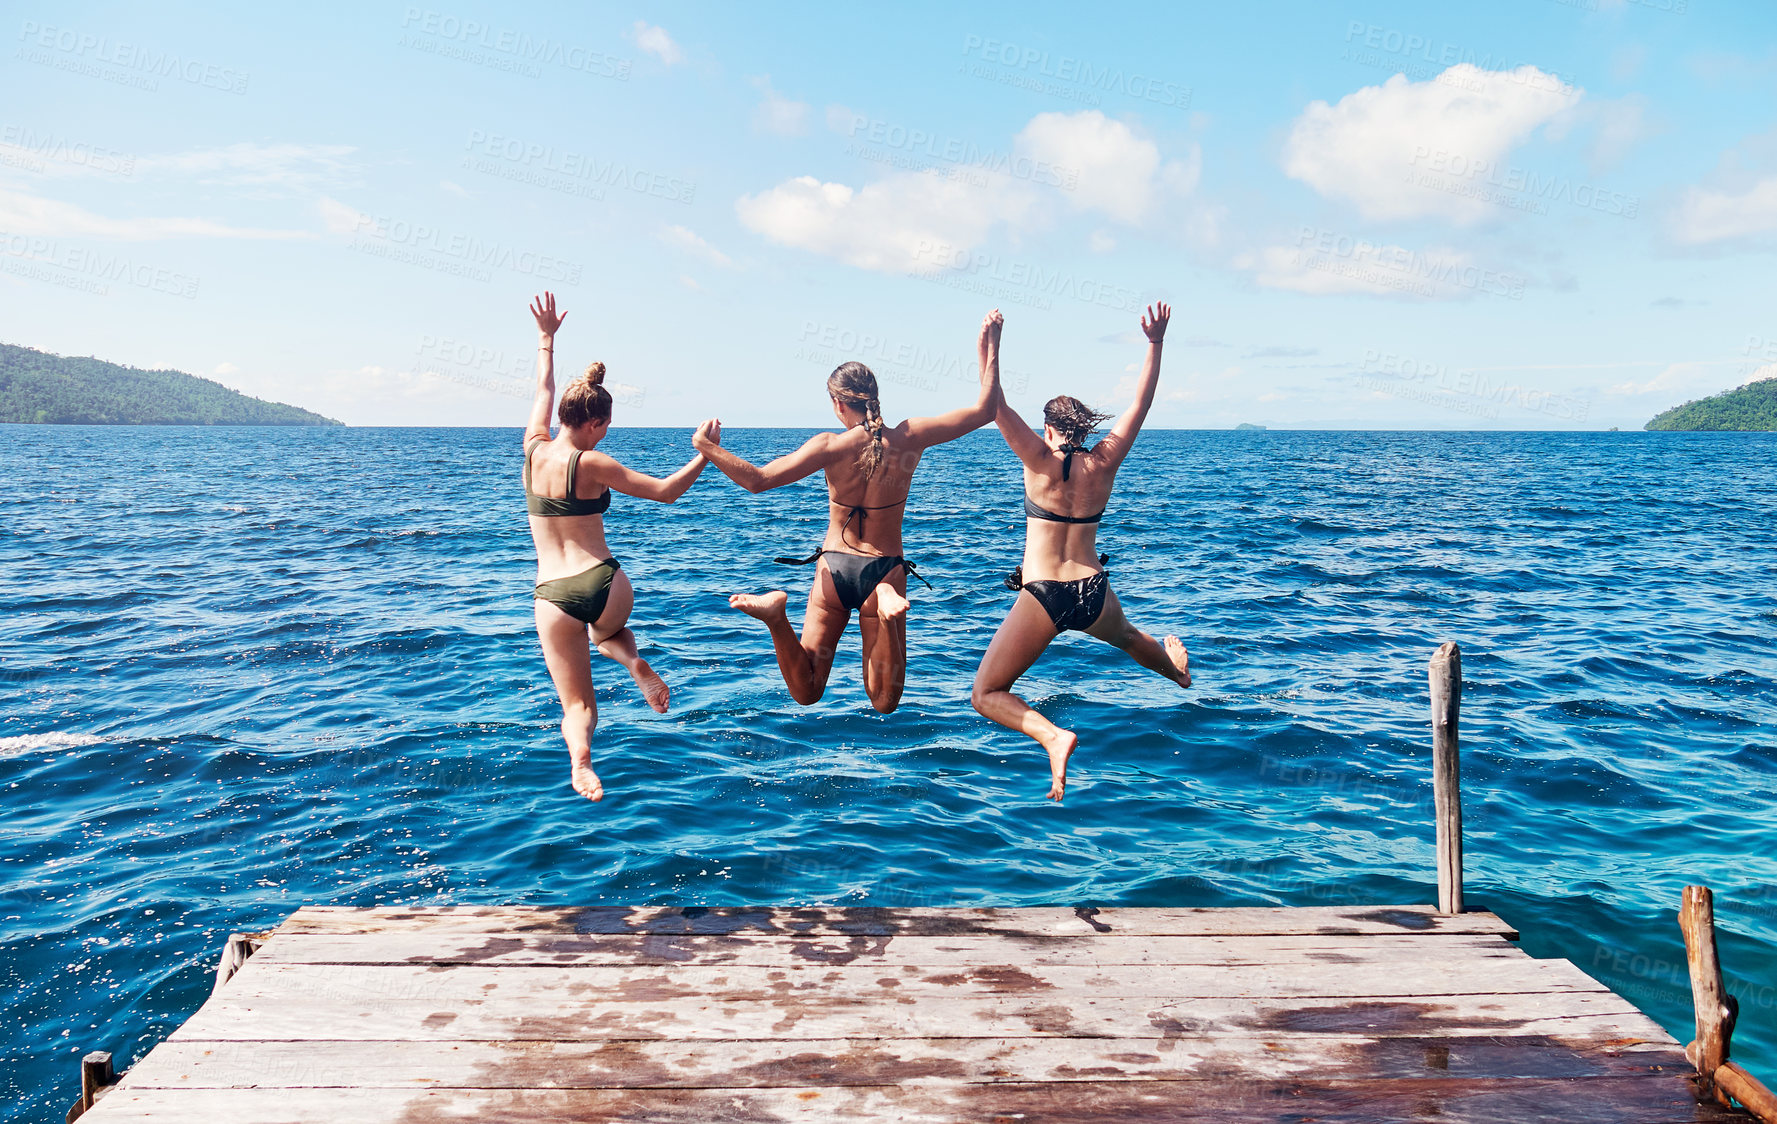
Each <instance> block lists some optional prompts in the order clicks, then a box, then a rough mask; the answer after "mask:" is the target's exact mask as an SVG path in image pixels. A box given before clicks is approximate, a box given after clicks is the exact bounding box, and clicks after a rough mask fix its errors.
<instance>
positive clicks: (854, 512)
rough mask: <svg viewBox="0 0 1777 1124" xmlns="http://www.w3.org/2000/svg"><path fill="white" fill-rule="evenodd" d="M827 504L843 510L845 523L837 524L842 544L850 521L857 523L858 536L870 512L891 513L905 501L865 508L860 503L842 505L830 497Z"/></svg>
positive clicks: (904, 499)
mask: <svg viewBox="0 0 1777 1124" xmlns="http://www.w3.org/2000/svg"><path fill="white" fill-rule="evenodd" d="M827 502H828V503H830V504H832V505H833V506H834V507H843V508H845V522H843V523H841V524H839V541H841V542H844V541H845V529H846V528H847V527H850V526H851V521H852V520H853V519H856V520H857V521H858V532H859V533H860V534H862V533H863V530H864V520H865V519H866V518H868V514H869V513H870V512H872V511H892V510H893V509H895V508H897V507H900V506H901V505H902V504H904V503H906V502H907V500H906V498H905V497H903V498H901V499H898V500H896V501H895V502H894V503H885V504H880V505H878V506H876V507H865V506H864V505H863V504H861V503H854V504H842V503H840V502H839V501H838V500H836V499H834V498H833V497H832V496H828V497H827ZM853 541H854V542H855V541H858V540H853Z"/></svg>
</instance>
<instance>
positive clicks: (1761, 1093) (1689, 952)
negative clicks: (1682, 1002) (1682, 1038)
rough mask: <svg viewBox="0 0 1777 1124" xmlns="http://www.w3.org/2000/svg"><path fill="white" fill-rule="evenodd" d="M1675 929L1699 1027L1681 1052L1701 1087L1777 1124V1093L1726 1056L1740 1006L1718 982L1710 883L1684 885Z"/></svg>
mask: <svg viewBox="0 0 1777 1124" xmlns="http://www.w3.org/2000/svg"><path fill="white" fill-rule="evenodd" d="M1678 927H1679V928H1680V929H1682V930H1683V931H1684V952H1685V961H1686V962H1687V963H1688V964H1689V965H1690V970H1691V1003H1692V1005H1693V1007H1694V1008H1695V1012H1696V1026H1697V1037H1696V1038H1695V1039H1694V1040H1693V1041H1692V1042H1691V1043H1690V1045H1688V1046H1686V1047H1685V1048H1684V1055H1685V1057H1686V1058H1689V1059H1690V1062H1691V1064H1692V1065H1694V1066H1696V1067H1697V1080H1698V1083H1699V1084H1700V1086H1701V1091H1702V1092H1703V1093H1704V1094H1705V1095H1708V1096H1713V1097H1714V1098H1715V1100H1716V1101H1718V1102H1720V1103H1721V1104H1723V1105H1727V1106H1730V1107H1731V1106H1732V1104H1733V1102H1734V1101H1739V1102H1740V1103H1741V1104H1742V1105H1743V1106H1745V1107H1746V1108H1747V1109H1748V1110H1749V1111H1750V1112H1752V1114H1753V1115H1755V1116H1757V1117H1758V1118H1759V1119H1760V1120H1763V1121H1765V1124H1777V1093H1772V1092H1771V1090H1770V1089H1768V1088H1766V1087H1765V1086H1764V1085H1763V1084H1762V1083H1760V1081H1759V1080H1758V1078H1756V1077H1754V1076H1752V1074H1750V1073H1747V1072H1746V1070H1745V1069H1743V1068H1741V1067H1740V1066H1739V1065H1738V1064H1736V1063H1734V1062H1731V1061H1729V1060H1728V1048H1729V1046H1730V1044H1731V1043H1732V1041H1733V1037H1734V1023H1735V1021H1736V1020H1737V1019H1738V1018H1739V1014H1740V1005H1739V1003H1738V1002H1736V1001H1735V999H1734V997H1733V996H1731V995H1729V994H1728V993H1727V989H1726V988H1725V987H1724V986H1723V985H1722V979H1721V959H1720V957H1719V956H1718V955H1717V953H1716V948H1715V895H1714V894H1713V893H1712V892H1711V891H1710V889H1709V887H1707V886H1686V887H1685V888H1684V898H1683V900H1682V903H1681V904H1680V906H1679V909H1678Z"/></svg>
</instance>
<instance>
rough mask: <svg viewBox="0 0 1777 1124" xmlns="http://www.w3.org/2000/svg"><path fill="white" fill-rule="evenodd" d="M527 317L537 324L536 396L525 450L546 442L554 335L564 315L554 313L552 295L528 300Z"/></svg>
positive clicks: (551, 400) (551, 397)
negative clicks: (536, 440) (533, 443)
mask: <svg viewBox="0 0 1777 1124" xmlns="http://www.w3.org/2000/svg"><path fill="white" fill-rule="evenodd" d="M531 315H532V316H533V317H535V318H536V320H537V392H536V393H535V394H533V395H532V396H531V420H530V422H529V424H527V425H526V426H525V427H524V445H525V448H527V449H528V448H530V447H531V442H532V441H533V440H535V439H536V438H538V437H541V438H543V440H545V441H547V440H549V415H550V413H551V411H553V410H554V409H555V332H556V329H558V328H560V327H561V322H562V321H563V320H566V319H567V318H568V314H567V313H565V312H564V313H562V314H560V315H559V316H558V315H556V311H555V294H554V293H548V292H546V293H544V294H543V295H542V297H540V298H539V297H532V298H531Z"/></svg>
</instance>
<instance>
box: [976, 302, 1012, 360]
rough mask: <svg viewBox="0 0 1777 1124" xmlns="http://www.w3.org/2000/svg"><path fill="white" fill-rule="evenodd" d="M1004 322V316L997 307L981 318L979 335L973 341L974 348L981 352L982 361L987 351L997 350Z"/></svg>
mask: <svg viewBox="0 0 1777 1124" xmlns="http://www.w3.org/2000/svg"><path fill="white" fill-rule="evenodd" d="M1005 323H1006V318H1005V317H1004V316H1001V315H1000V310H999V309H997V308H996V309H994V310H993V311H992V312H990V313H988V314H987V315H986V316H983V317H982V318H981V335H980V336H979V337H978V338H977V339H976V341H975V349H976V350H977V351H979V352H980V353H981V357H982V359H983V361H985V360H986V358H987V355H988V353H989V352H992V351H998V350H999V346H1000V329H1001V328H1002V327H1003V326H1004V325H1005Z"/></svg>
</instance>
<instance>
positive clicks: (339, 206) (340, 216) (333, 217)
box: [315, 195, 376, 234]
mask: <svg viewBox="0 0 1777 1124" xmlns="http://www.w3.org/2000/svg"><path fill="white" fill-rule="evenodd" d="M315 209H316V210H318V211H320V212H321V222H322V224H323V225H325V226H326V227H327V230H328V231H329V232H330V233H332V234H351V233H353V232H354V231H357V230H361V229H363V228H364V227H366V226H369V225H371V224H372V223H374V222H375V221H376V220H374V219H372V218H371V217H370V216H369V215H367V214H365V213H364V212H363V211H360V210H358V209H357V208H356V207H348V206H347V205H346V204H344V203H341V202H340V201H339V200H337V199H333V198H330V197H328V196H326V195H323V196H321V198H319V199H317V200H316V201H315Z"/></svg>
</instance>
